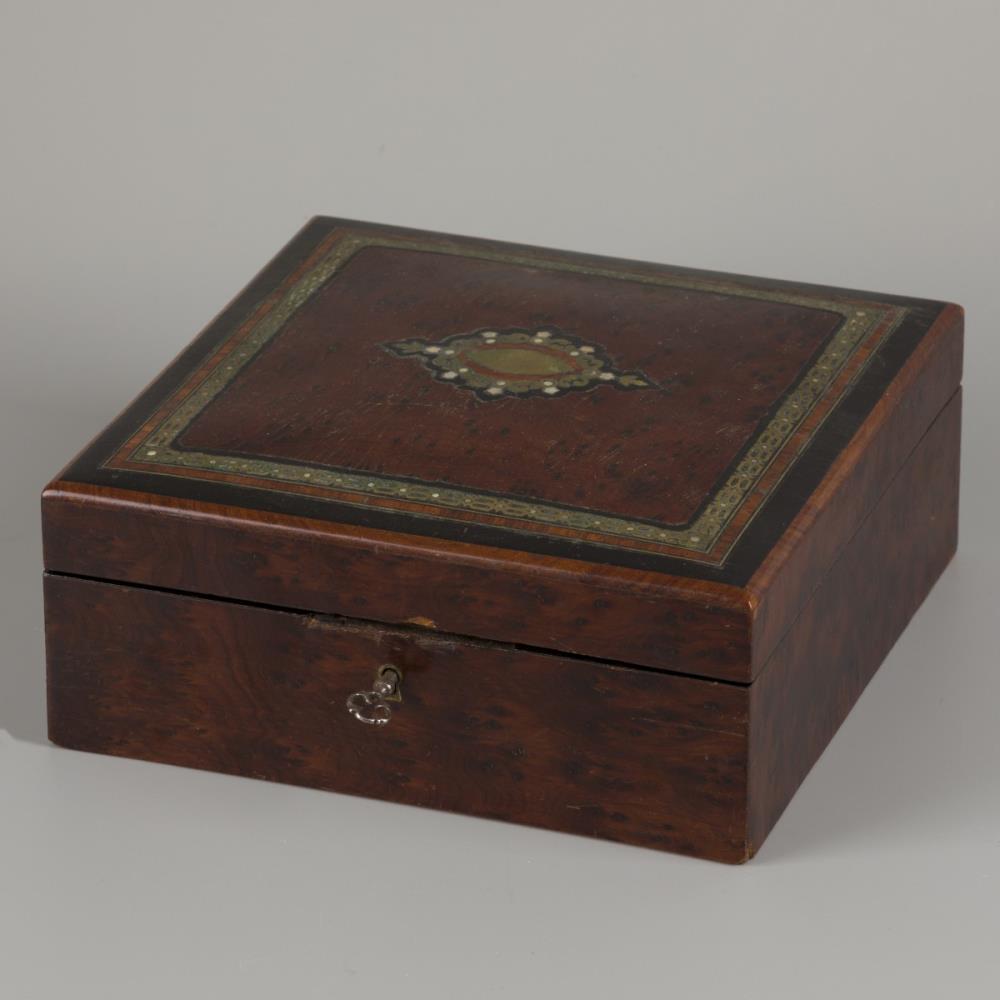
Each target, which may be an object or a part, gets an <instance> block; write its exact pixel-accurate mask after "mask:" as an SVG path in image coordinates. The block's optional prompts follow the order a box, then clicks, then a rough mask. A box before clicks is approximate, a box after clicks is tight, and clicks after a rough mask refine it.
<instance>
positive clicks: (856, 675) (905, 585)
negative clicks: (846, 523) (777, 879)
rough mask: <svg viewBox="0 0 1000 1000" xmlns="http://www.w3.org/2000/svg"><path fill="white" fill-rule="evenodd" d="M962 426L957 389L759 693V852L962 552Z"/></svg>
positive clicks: (754, 800)
mask: <svg viewBox="0 0 1000 1000" xmlns="http://www.w3.org/2000/svg"><path fill="white" fill-rule="evenodd" d="M961 423H962V405H961V390H959V392H957V393H955V395H954V396H953V398H952V400H951V402H950V403H949V404H948V405H947V407H946V408H945V409H944V411H943V412H942V413H941V415H940V416H939V417H938V418H937V420H935V422H934V424H933V425H932V427H931V429H930V430H929V431H928V433H927V434H926V435H925V437H924V438H923V440H922V441H921V443H920V446H919V447H918V448H917V450H916V451H915V452H914V454H913V456H912V458H911V459H910V460H909V461H908V462H907V463H906V465H905V466H904V467H903V469H902V470H901V472H900V474H899V475H898V476H897V477H896V478H895V480H894V481H893V483H892V485H891V487H890V488H889V490H888V491H887V492H886V494H885V496H884V497H883V498H882V500H881V502H880V503H879V505H878V506H877V508H876V509H875V511H874V512H873V513H872V515H871V516H870V517H869V518H868V520H867V521H866V522H865V523H864V525H863V526H862V528H861V529H860V531H858V533H857V534H856V535H855V536H854V538H853V539H852V540H851V543H850V544H849V545H848V546H847V548H846V549H845V551H844V554H843V555H842V557H841V558H840V559H839V560H838V561H837V564H836V565H835V566H834V568H833V570H832V572H830V573H829V574H828V576H827V577H826V578H825V579H824V581H823V583H822V584H821V585H820V586H819V588H818V589H817V590H816V592H815V593H814V594H813V596H812V599H811V600H810V602H809V604H808V605H807V607H806V609H805V610H804V611H803V613H802V614H801V615H800V616H799V617H798V619H797V620H796V621H795V623H794V624H793V625H792V627H791V629H790V630H789V631H788V633H787V634H786V635H785V637H784V639H783V640H782V641H781V643H780V644H779V645H778V648H777V649H776V650H775V653H774V655H773V656H772V657H771V659H770V661H769V662H768V664H767V666H766V667H765V669H764V671H763V673H762V674H761V676H760V677H759V678H758V679H757V680H756V681H755V682H754V683H753V684H752V685H751V686H750V689H749V690H750V720H751V722H750V779H749V797H750V813H749V831H748V840H749V848H750V850H751V852H753V851H756V850H757V849H758V848H759V847H760V845H761V844H762V843H763V841H764V838H765V837H766V836H767V834H768V832H769V831H770V830H771V828H772V827H773V826H774V824H775V822H776V821H777V819H778V817H779V816H780V815H781V813H782V811H783V810H784V808H785V806H786V805H787V804H788V802H789V801H790V799H791V797H792V795H794V793H795V790H796V789H797V788H798V787H799V785H800V784H801V782H802V779H803V778H804V777H805V775H806V773H807V772H808V771H809V769H810V768H811V767H812V765H813V764H814V763H815V761H816V759H817V758H818V757H819V755H820V754H821V753H822V752H823V749H824V748H825V747H826V745H827V744H828V743H829V741H830V739H831V738H832V737H833V735H834V733H835V732H836V731H837V729H838V728H839V726H840V724H841V723H842V722H843V721H844V719H845V718H846V716H847V713H848V712H849V711H850V709H851V707H852V706H853V705H854V703H855V702H856V701H857V699H858V697H859V696H860V694H861V692H862V691H863V690H864V688H865V685H866V684H867V683H868V681H869V680H870V679H871V677H872V675H873V674H874V673H875V671H876V670H877V669H878V667H879V665H880V664H881V663H882V661H883V659H884V658H885V656H886V655H887V654H888V652H889V650H890V649H891V648H892V646H893V643H895V641H896V639H897V638H898V637H899V635H900V633H901V632H902V631H903V629H904V628H905V627H906V624H907V622H909V620H910V618H911V617H912V616H913V614H914V613H915V612H916V610H917V608H919V607H920V605H921V603H922V602H923V600H924V598H925V597H926V596H927V593H928V592H929V591H930V589H931V587H932V586H933V584H934V582H935V580H937V578H938V576H940V574H941V572H942V570H943V569H944V568H945V566H946V565H947V564H948V561H949V560H950V559H951V557H952V555H953V554H954V552H955V548H956V545H957V543H958V496H959V442H960V438H961ZM900 697H905V695H904V694H901V695H900Z"/></svg>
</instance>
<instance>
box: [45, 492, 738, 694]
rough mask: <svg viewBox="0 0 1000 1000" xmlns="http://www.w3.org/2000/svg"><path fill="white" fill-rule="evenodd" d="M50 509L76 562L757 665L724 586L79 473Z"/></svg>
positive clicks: (483, 632) (667, 655)
mask: <svg viewBox="0 0 1000 1000" xmlns="http://www.w3.org/2000/svg"><path fill="white" fill-rule="evenodd" d="M43 508H44V533H43V537H44V544H45V565H46V567H47V568H48V569H50V570H54V571H58V572H62V573H72V574H77V575H80V576H95V577H100V578H103V579H109V580H119V581H123V582H130V583H139V584H144V585H148V586H157V587H164V588H169V589H175V590H184V591H188V592H191V593H203V594H209V595H217V596H224V597H232V598H236V599H239V600H243V601H255V602H259V603H262V604H273V605H279V606H283V607H290V608H298V609H305V610H309V611H317V612H322V613H328V614H342V615H349V616H351V617H354V618H366V619H372V620H376V621H382V622H388V623H390V624H398V623H405V622H408V621H412V620H414V619H420V620H421V621H423V622H425V623H433V625H432V627H433V628H435V629H436V630H438V631H442V632H449V633H456V634H460V635H471V636H473V637H476V638H481V639H493V640H498V641H516V642H519V643H523V644H526V645H531V646H538V647H541V648H545V649H553V650H559V651H562V652H568V653H579V654H583V655H587V656H593V657H597V658H601V659H611V660H615V661H622V662H628V663H637V664H641V665H648V666H653V667H660V668H664V669H668V670H673V671H676V672H680V673H690V674H698V675H702V676H712V677H718V678H721V679H733V680H738V679H741V678H745V677H746V674H747V669H748V664H749V662H750V612H749V606H748V603H747V600H746V595H745V594H744V593H743V591H742V590H740V589H739V588H737V587H730V586H727V585H725V584H717V583H712V582H708V581H701V580H686V579H678V578H674V577H670V576H665V575H663V574H659V573H644V572H640V571H637V570H631V569H625V568H621V567H615V566H602V567H589V566H588V565H587V564H581V563H579V562H574V561H571V560H568V559H556V558H551V557H539V556H533V555H530V554H528V553H519V552H512V551H498V550H496V549H490V548H486V547H484V546H477V545H463V544H460V543H456V542H448V541H445V540H443V539H437V540H435V539H420V538H418V537H416V536H412V535H399V534H394V533H391V532H383V531H376V530H374V529H372V528H366V529H356V528H351V527H349V526H346V525H335V524H331V523H329V522H322V521H312V520H306V519H303V518H289V517H287V516H277V515H270V514H267V513H265V512H257V511H250V510H247V509H245V508H236V509H233V508H227V507H221V506H218V505H214V504H205V503H200V502H191V501H183V500H174V499H171V498H166V497H162V496H152V495H145V494H135V493H131V492H127V491H113V490H109V489H108V488H107V487H100V488H88V487H86V486H84V485H81V484H75V483H74V484H70V483H60V484H56V485H53V486H52V487H50V488H49V489H48V490H46V493H45V496H44V498H43Z"/></svg>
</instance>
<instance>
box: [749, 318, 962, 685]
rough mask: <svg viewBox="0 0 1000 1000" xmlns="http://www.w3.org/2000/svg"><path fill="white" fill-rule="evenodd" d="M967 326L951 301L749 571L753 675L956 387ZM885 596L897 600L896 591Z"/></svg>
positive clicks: (904, 540) (900, 530) (903, 541)
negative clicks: (778, 536) (751, 572)
mask: <svg viewBox="0 0 1000 1000" xmlns="http://www.w3.org/2000/svg"><path fill="white" fill-rule="evenodd" d="M963 333H964V314H963V312H962V310H961V309H960V308H959V307H958V306H948V307H947V308H946V309H945V311H944V312H943V313H942V314H941V316H940V318H939V320H938V322H937V323H936V324H935V325H934V327H933V329H931V330H930V331H929V332H928V334H927V336H926V337H925V338H924V339H923V341H921V343H920V344H919V345H918V347H917V349H916V350H915V351H914V353H913V355H912V356H911V357H910V359H909V360H908V362H907V364H906V365H905V366H904V367H903V369H902V371H901V372H900V373H899V374H898V375H897V377H896V378H895V379H893V381H892V382H891V383H890V385H889V387H888V389H887V390H886V392H885V394H884V395H883V396H882V398H881V399H880V400H879V401H878V403H877V404H876V405H875V407H874V409H873V410H872V412H871V413H870V414H869V415H868V418H867V419H866V420H865V422H864V424H863V425H862V426H861V429H860V430H859V431H858V433H857V434H856V435H855V436H854V438H853V440H852V441H851V443H850V445H849V447H848V448H846V449H845V450H844V452H843V454H842V455H841V456H840V457H839V458H838V460H837V461H836V462H835V463H834V465H833V466H832V468H831V469H830V470H829V472H828V473H827V474H826V476H825V477H824V478H823V481H822V482H821V483H820V485H819V487H818V488H817V489H816V490H815V491H814V493H813V494H812V496H810V497H809V499H808V501H807V502H806V503H805V504H804V505H803V507H802V509H801V510H800V511H799V513H798V514H797V515H796V517H795V519H794V520H793V521H792V523H791V524H790V525H789V526H788V527H787V528H786V529H785V532H784V534H783V535H782V537H781V540H780V541H779V542H778V544H777V545H776V546H775V547H774V548H773V549H772V550H771V552H769V553H768V555H767V556H766V557H765V559H764V561H763V563H762V564H761V566H760V568H759V569H758V570H757V572H756V573H754V575H753V577H751V579H750V581H749V583H748V584H747V588H746V590H747V594H748V596H749V599H750V603H751V606H752V608H753V639H752V645H753V649H752V654H751V655H752V659H753V663H754V664H755V668H754V669H752V670H751V677H754V676H756V675H757V673H758V672H759V670H760V668H761V666H762V665H763V664H764V663H766V662H767V661H768V659H769V657H770V656H771V654H772V652H773V650H774V648H775V646H776V645H777V643H778V641H779V640H780V638H781V637H782V636H783V635H784V634H785V633H786V631H787V630H788V628H789V627H790V626H791V624H792V622H794V621H795V620H796V618H797V617H798V615H799V613H800V610H801V609H802V608H803V607H804V606H805V604H806V603H807V602H808V601H809V600H810V598H811V596H812V594H813V592H814V590H815V589H816V587H817V586H818V585H819V583H820V581H821V580H822V579H823V577H824V575H825V574H826V572H827V570H828V568H829V567H830V566H832V565H833V564H834V563H835V562H836V560H837V559H838V557H839V555H840V553H841V552H842V551H843V549H844V548H845V546H846V545H847V544H848V542H849V541H850V539H851V538H852V537H853V535H854V533H855V531H856V530H857V529H858V526H859V525H861V524H863V523H864V521H865V519H866V518H867V517H868V516H869V514H870V513H871V511H872V510H873V509H874V507H875V505H876V504H877V503H878V502H879V500H880V499H881V497H882V495H883V493H884V492H885V490H886V489H887V488H888V486H889V484H890V483H891V482H892V481H893V478H894V477H895V476H896V474H897V471H898V470H899V469H900V468H901V466H902V465H903V463H904V461H906V459H907V458H908V456H910V455H911V453H912V452H913V450H914V449H915V448H916V446H917V444H918V442H919V441H920V440H921V438H922V437H923V436H924V434H925V433H926V431H927V428H928V427H929V426H930V424H931V422H932V421H933V420H934V419H935V418H936V417H937V415H938V414H940V413H941V412H942V410H943V409H944V407H945V405H946V404H947V403H948V401H949V400H950V399H951V398H952V396H953V395H954V393H955V389H956V387H957V386H958V385H959V384H960V382H961V378H962V355H963ZM954 448H955V455H954V456H953V457H951V456H942V459H943V460H952V458H953V460H954V461H957V460H958V451H959V448H960V441H959V440H957V439H956V440H955V442H954ZM891 530H892V531H893V532H894V533H897V534H899V535H901V536H902V537H900V538H899V539H898V544H901V545H906V544H910V540H909V539H907V538H906V536H905V529H904V527H903V526H902V524H900V525H899V526H898V527H892V529H891ZM882 600H884V601H887V602H889V603H892V602H893V601H894V597H893V594H892V592H891V591H888V592H886V593H885V594H884V595H883V597H882Z"/></svg>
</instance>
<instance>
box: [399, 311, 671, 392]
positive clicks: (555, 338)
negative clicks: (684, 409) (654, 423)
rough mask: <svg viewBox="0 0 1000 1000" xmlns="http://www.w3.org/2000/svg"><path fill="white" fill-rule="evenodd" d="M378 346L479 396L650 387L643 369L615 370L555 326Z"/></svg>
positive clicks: (598, 350) (591, 347) (595, 349)
mask: <svg viewBox="0 0 1000 1000" xmlns="http://www.w3.org/2000/svg"><path fill="white" fill-rule="evenodd" d="M383 346H384V347H385V349H386V350H387V351H389V352H391V353H392V354H396V355H398V356H400V357H411V358H415V359H417V360H419V361H422V362H423V364H424V367H425V368H426V369H427V371H428V372H429V373H430V374H431V375H433V376H434V378H436V379H437V380H438V381H441V382H447V383H449V384H451V385H453V386H456V387H458V388H462V389H468V390H470V391H472V392H474V393H475V394H476V395H477V396H478V397H479V398H480V399H502V398H504V397H505V396H543V397H544V396H549V397H552V396H560V395H563V394H565V393H567V392H571V391H573V390H581V389H583V390H585V389H593V388H595V387H596V386H599V385H602V384H606V385H611V386H614V387H616V388H619V389H648V388H652V387H653V383H652V382H650V380H649V379H648V378H646V376H645V375H644V374H643V373H642V372H638V371H632V372H622V371H619V370H618V369H617V368H615V366H614V364H613V363H612V361H611V359H610V358H609V357H608V355H607V353H606V352H605V351H604V349H603V348H602V347H600V346H599V345H597V344H588V343H586V342H585V341H581V340H579V339H577V338H576V337H572V336H570V335H569V334H566V333H563V332H562V331H560V330H558V329H556V328H555V327H545V328H542V329H536V330H526V329H506V330H477V331H475V332H474V333H460V334H456V335H455V336H452V337H448V338H446V339H445V340H442V341H439V342H438V343H430V342H428V341H426V340H400V341H396V342H395V343H392V344H384V345H383Z"/></svg>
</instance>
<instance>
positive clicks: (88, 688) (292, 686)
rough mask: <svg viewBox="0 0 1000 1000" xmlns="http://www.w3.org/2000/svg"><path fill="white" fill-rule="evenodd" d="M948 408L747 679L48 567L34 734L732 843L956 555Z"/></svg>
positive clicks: (619, 830)
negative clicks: (41, 719) (643, 666)
mask: <svg viewBox="0 0 1000 1000" xmlns="http://www.w3.org/2000/svg"><path fill="white" fill-rule="evenodd" d="M960 405H961V404H960V394H956V395H955V396H954V398H953V399H952V401H951V402H950V403H949V404H948V406H947V407H946V408H945V410H944V411H943V412H942V414H941V415H940V416H939V417H938V419H937V420H936V421H935V422H934V424H933V425H932V427H931V429H930V431H929V432H928V433H927V434H926V435H925V436H924V438H923V439H922V440H921V442H920V444H919V445H918V447H917V448H916V450H915V451H914V453H913V454H912V456H911V457H910V459H909V460H908V461H907V462H906V463H905V465H904V466H903V468H902V470H901V471H900V473H899V474H898V475H897V476H896V477H895V478H894V479H893V481H892V483H891V485H890V487H889V488H888V490H887V491H886V492H885V494H884V495H883V497H882V498H881V500H880V501H879V503H878V504H877V506H876V508H875V510H874V511H873V512H872V514H871V516H870V517H869V518H868V520H867V521H866V522H865V524H864V525H863V527H862V528H861V530H860V531H859V532H857V534H856V535H855V536H854V538H853V539H852V540H851V541H850V543H849V544H848V545H847V546H846V547H845V548H844V550H843V552H842V554H841V557H840V559H839V560H838V561H837V563H836V565H835V566H834V568H833V570H832V571H831V573H830V574H829V575H828V576H827V578H826V579H825V580H824V581H823V583H822V585H821V586H820V587H819V588H818V589H817V590H816V591H815V593H814V594H813V595H812V598H811V600H810V601H809V603H808V605H807V606H806V608H805V609H804V611H803V613H802V614H801V615H800V616H799V617H798V619H797V620H796V621H795V623H794V624H793V626H792V627H791V629H790V630H789V631H788V633H787V634H786V636H785V637H784V639H783V640H782V642H781V643H780V644H779V645H778V648H777V649H776V651H775V654H774V656H773V657H772V659H771V661H770V662H769V663H768V664H767V666H766V667H765V669H764V671H763V672H762V674H761V676H760V677H759V678H758V679H757V680H756V681H755V682H754V683H753V684H750V685H737V684H722V683H717V682H712V681H708V680H703V679H700V678H689V677H681V676H675V675H672V674H668V673H660V672H656V671H650V670H640V669H635V668H629V667H621V666H613V665H609V664H602V663H599V662H595V661H593V660H588V659H581V658H567V657H564V656H559V655H556V654H552V653H542V652H533V651H530V650H527V649H521V648H517V647H514V646H506V645H501V644H496V643H483V642H476V641H474V640H470V639H467V638H458V637H454V636H436V635H432V634H427V633H423V632H420V631H417V630H416V629H396V628H390V627H386V626H377V625H370V624H361V623H358V622H352V621H346V620H343V619H337V618H332V617H317V616H312V615H301V614H295V613H292V612H287V611H279V610H273V609H269V608H265V607H259V606H250V605H243V604H239V603H236V602H232V601H218V600H209V599H205V598H199V597H193V596H186V595H181V594H172V593H166V592H162V591H157V590H152V589H140V588H135V587H129V586H123V585H116V584H111V583H106V582H100V581H92V580H84V579H79V578H74V577H66V576H58V575H48V576H47V578H46V586H45V590H46V622H47V641H48V664H49V678H48V681H49V686H48V691H49V726H50V736H51V738H52V739H53V741H55V742H56V743H59V744H61V745H64V746H68V747H74V748H77V749H82V750H91V751H96V752H101V753H111V754H118V755H123V756H130V757H139V758H142V759H146V760H154V761H162V762H166V763H172V764H179V765H184V766H191V767H200V768H208V769H211V770H217V771H223V772H227V773H232V774H240V775H246V776H250V777H258V778H267V779H271V780H277V781H284V782H289V783H293V784H301V785H308V786H310V787H317V788H326V789H331V790H335V791H341V792H349V793H352V794H360V795H368V796H372V797H376V798H383V799H389V800H392V801H397V802H404V803H409V804H413V805H421V806H429V807H433V808H439V809H448V810H453V811H458V812H463V813H470V814H473V815H478V816H486V817H492V818H496V819H504V820H512V821H515V822H519V823H526V824H531V825H536V826H541V827H546V828H550V829H555V830H563V831H567V832H572V833H580V834H587V835H592V836H598V837H603V838H607V839H611V840H618V841H622V842H626V843H630V844H637V845H641V846H646V847H653V848H658V849H664V850H671V851H678V852H681V853H685V854H692V855H697V856H700V857H705V858H711V859H715V860H720V861H728V862H740V861H744V860H746V859H747V858H748V857H749V856H751V855H752V854H753V853H754V852H755V851H756V850H758V849H759V847H760V845H761V844H762V843H763V841H764V838H765V837H766V836H767V833H768V831H769V830H770V829H771V828H772V826H773V825H774V823H775V822H776V821H777V819H778V817H779V816H780V814H781V812H782V810H783V809H784V808H785V806H786V805H787V803H788V802H789V800H790V799H791V797H792V795H793V794H794V792H795V790H796V789H797V788H798V786H799V784H800V783H801V781H802V780H803V778H804V777H805V775H806V773H807V772H808V771H809V769H810V767H811V766H812V764H813V763H814V762H815V760H816V758H817V757H818V756H819V754H820V753H821V752H822V751H823V749H824V747H825V746H826V745H827V743H828V742H829V740H830V739H831V738H832V736H833V734H834V733H835V732H836V730H837V728H838V727H839V725H840V724H841V722H842V721H843V719H844V717H845V716H846V714H847V712H848V711H849V710H850V708H851V706H852V705H853V704H854V702H855V701H856V700H857V698H858V696H859V695H860V694H861V691H862V690H863V688H864V686H865V684H866V683H867V682H868V680H869V679H870V677H871V676H872V674H873V673H874V672H875V670H876V669H877V667H878V665H879V664H880V663H881V662H882V659H883V658H884V657H885V655H886V653H887V652H888V651H889V649H890V648H891V647H892V644H893V643H894V642H895V640H896V638H897V637H898V636H899V634H900V632H901V631H902V629H903V628H904V627H905V625H906V623H907V621H908V620H909V618H910V617H911V616H912V614H913V613H914V612H915V610H916V609H917V607H919V605H920V603H921V602H922V601H923V599H924V597H925V596H926V594H927V592H928V591H929V589H930V587H931V586H932V584H933V583H934V581H935V580H936V579H937V577H938V575H939V574H940V573H941V571H942V570H943V568H944V566H945V565H946V564H947V562H948V560H949V558H950V557H951V555H952V553H953V552H954V549H955V543H956V535H957V516H958V472H959V465H958V455H959V449H958V441H959V435H960V422H961V420H960V417H961V409H960ZM386 661H391V662H393V663H395V664H397V665H399V666H400V668H401V669H402V670H403V673H404V680H403V695H404V699H403V703H402V704H401V705H400V706H398V710H397V713H396V715H395V717H394V719H393V721H392V722H391V723H390V725H389V726H388V727H386V728H385V729H383V730H379V729H372V728H369V727H365V726H362V725H361V724H360V723H358V722H356V721H355V720H353V719H351V718H350V717H349V716H348V714H347V712H346V710H345V709H344V706H343V702H344V699H345V698H346V697H347V695H348V694H349V693H351V692H352V691H355V690H358V689H363V688H366V687H368V686H369V685H370V683H371V681H372V679H373V676H374V670H375V667H376V666H377V665H378V664H380V663H383V662H386Z"/></svg>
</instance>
